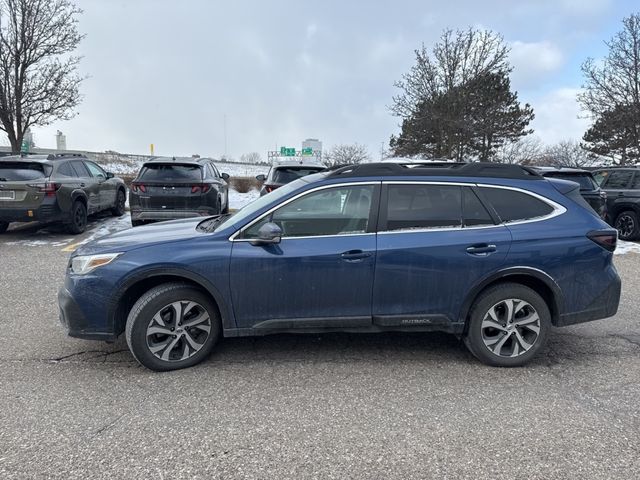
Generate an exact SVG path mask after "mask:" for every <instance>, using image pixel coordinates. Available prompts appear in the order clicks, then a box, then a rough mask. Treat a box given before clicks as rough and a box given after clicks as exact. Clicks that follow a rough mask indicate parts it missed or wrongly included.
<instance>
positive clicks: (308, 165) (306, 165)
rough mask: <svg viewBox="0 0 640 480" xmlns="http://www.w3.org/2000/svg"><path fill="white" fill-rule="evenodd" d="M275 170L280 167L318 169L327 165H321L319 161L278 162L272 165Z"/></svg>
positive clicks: (322, 168)
mask: <svg viewBox="0 0 640 480" xmlns="http://www.w3.org/2000/svg"><path fill="white" fill-rule="evenodd" d="M272 168H273V169H274V170H276V169H278V168H300V169H303V168H317V169H318V170H324V169H326V168H327V167H325V166H324V165H321V164H319V163H299V162H290V163H286V162H281V163H277V164H275V165H273V167H272Z"/></svg>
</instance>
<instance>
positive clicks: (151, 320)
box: [125, 283, 220, 371]
mask: <svg viewBox="0 0 640 480" xmlns="http://www.w3.org/2000/svg"><path fill="white" fill-rule="evenodd" d="M125 336H126V339H127V345H129V349H130V350H131V353H132V354H133V356H134V357H135V359H136V360H137V361H138V362H140V363H141V364H142V365H144V366H145V367H147V368H149V369H151V370H156V371H167V370H177V369H180V368H186V367H191V366H193V365H195V364H197V363H200V362H201V361H202V360H204V359H205V358H207V357H208V356H209V354H210V353H211V351H212V350H213V347H214V345H215V343H216V341H217V340H218V337H219V336H220V315H219V314H218V310H217V308H216V306H215V305H214V304H213V302H212V301H211V299H210V298H209V297H208V296H207V295H205V294H204V293H203V292H202V291H200V290H198V289H196V288H194V287H191V286H189V285H187V284H183V283H167V284H164V285H159V286H157V287H155V288H152V289H151V290H149V291H148V292H147V293H145V294H144V295H142V297H140V298H139V299H138V301H137V302H136V303H135V305H134V306H133V308H132V309H131V312H130V313H129V317H128V318H127V326H126V331H125Z"/></svg>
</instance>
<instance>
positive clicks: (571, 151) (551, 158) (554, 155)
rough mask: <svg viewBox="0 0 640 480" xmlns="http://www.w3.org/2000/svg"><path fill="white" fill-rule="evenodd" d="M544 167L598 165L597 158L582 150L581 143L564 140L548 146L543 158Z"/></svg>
mask: <svg viewBox="0 0 640 480" xmlns="http://www.w3.org/2000/svg"><path fill="white" fill-rule="evenodd" d="M541 160H542V163H543V164H544V165H549V166H554V167H572V168H582V167H591V166H593V165H595V164H596V163H598V161H597V158H595V157H594V156H593V155H591V154H590V153H589V152H588V151H587V150H585V149H584V148H582V145H580V143H579V142H575V141H570V140H563V141H561V142H558V143H556V144H555V145H550V146H548V147H547V148H546V149H545V150H544V153H543V155H542V157H541Z"/></svg>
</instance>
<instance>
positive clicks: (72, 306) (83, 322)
mask: <svg viewBox="0 0 640 480" xmlns="http://www.w3.org/2000/svg"><path fill="white" fill-rule="evenodd" d="M58 307H59V310H60V323H61V324H62V326H63V328H64V329H65V330H66V331H67V333H68V335H69V336H70V337H75V338H83V339H85V340H103V341H107V342H111V341H114V340H115V339H116V335H114V334H113V333H107V332H99V331H95V329H94V328H92V326H91V324H90V322H89V320H88V317H87V316H86V315H85V314H84V312H83V311H82V309H81V308H80V306H79V305H78V303H77V302H76V301H75V299H74V298H73V296H72V295H71V293H70V292H69V290H67V288H66V287H62V288H61V289H60V290H59V291H58Z"/></svg>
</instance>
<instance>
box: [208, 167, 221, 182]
mask: <svg viewBox="0 0 640 480" xmlns="http://www.w3.org/2000/svg"><path fill="white" fill-rule="evenodd" d="M209 168H210V169H211V170H212V171H213V176H214V177H215V178H220V172H218V169H217V168H216V166H215V165H213V164H212V163H210V164H209Z"/></svg>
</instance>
